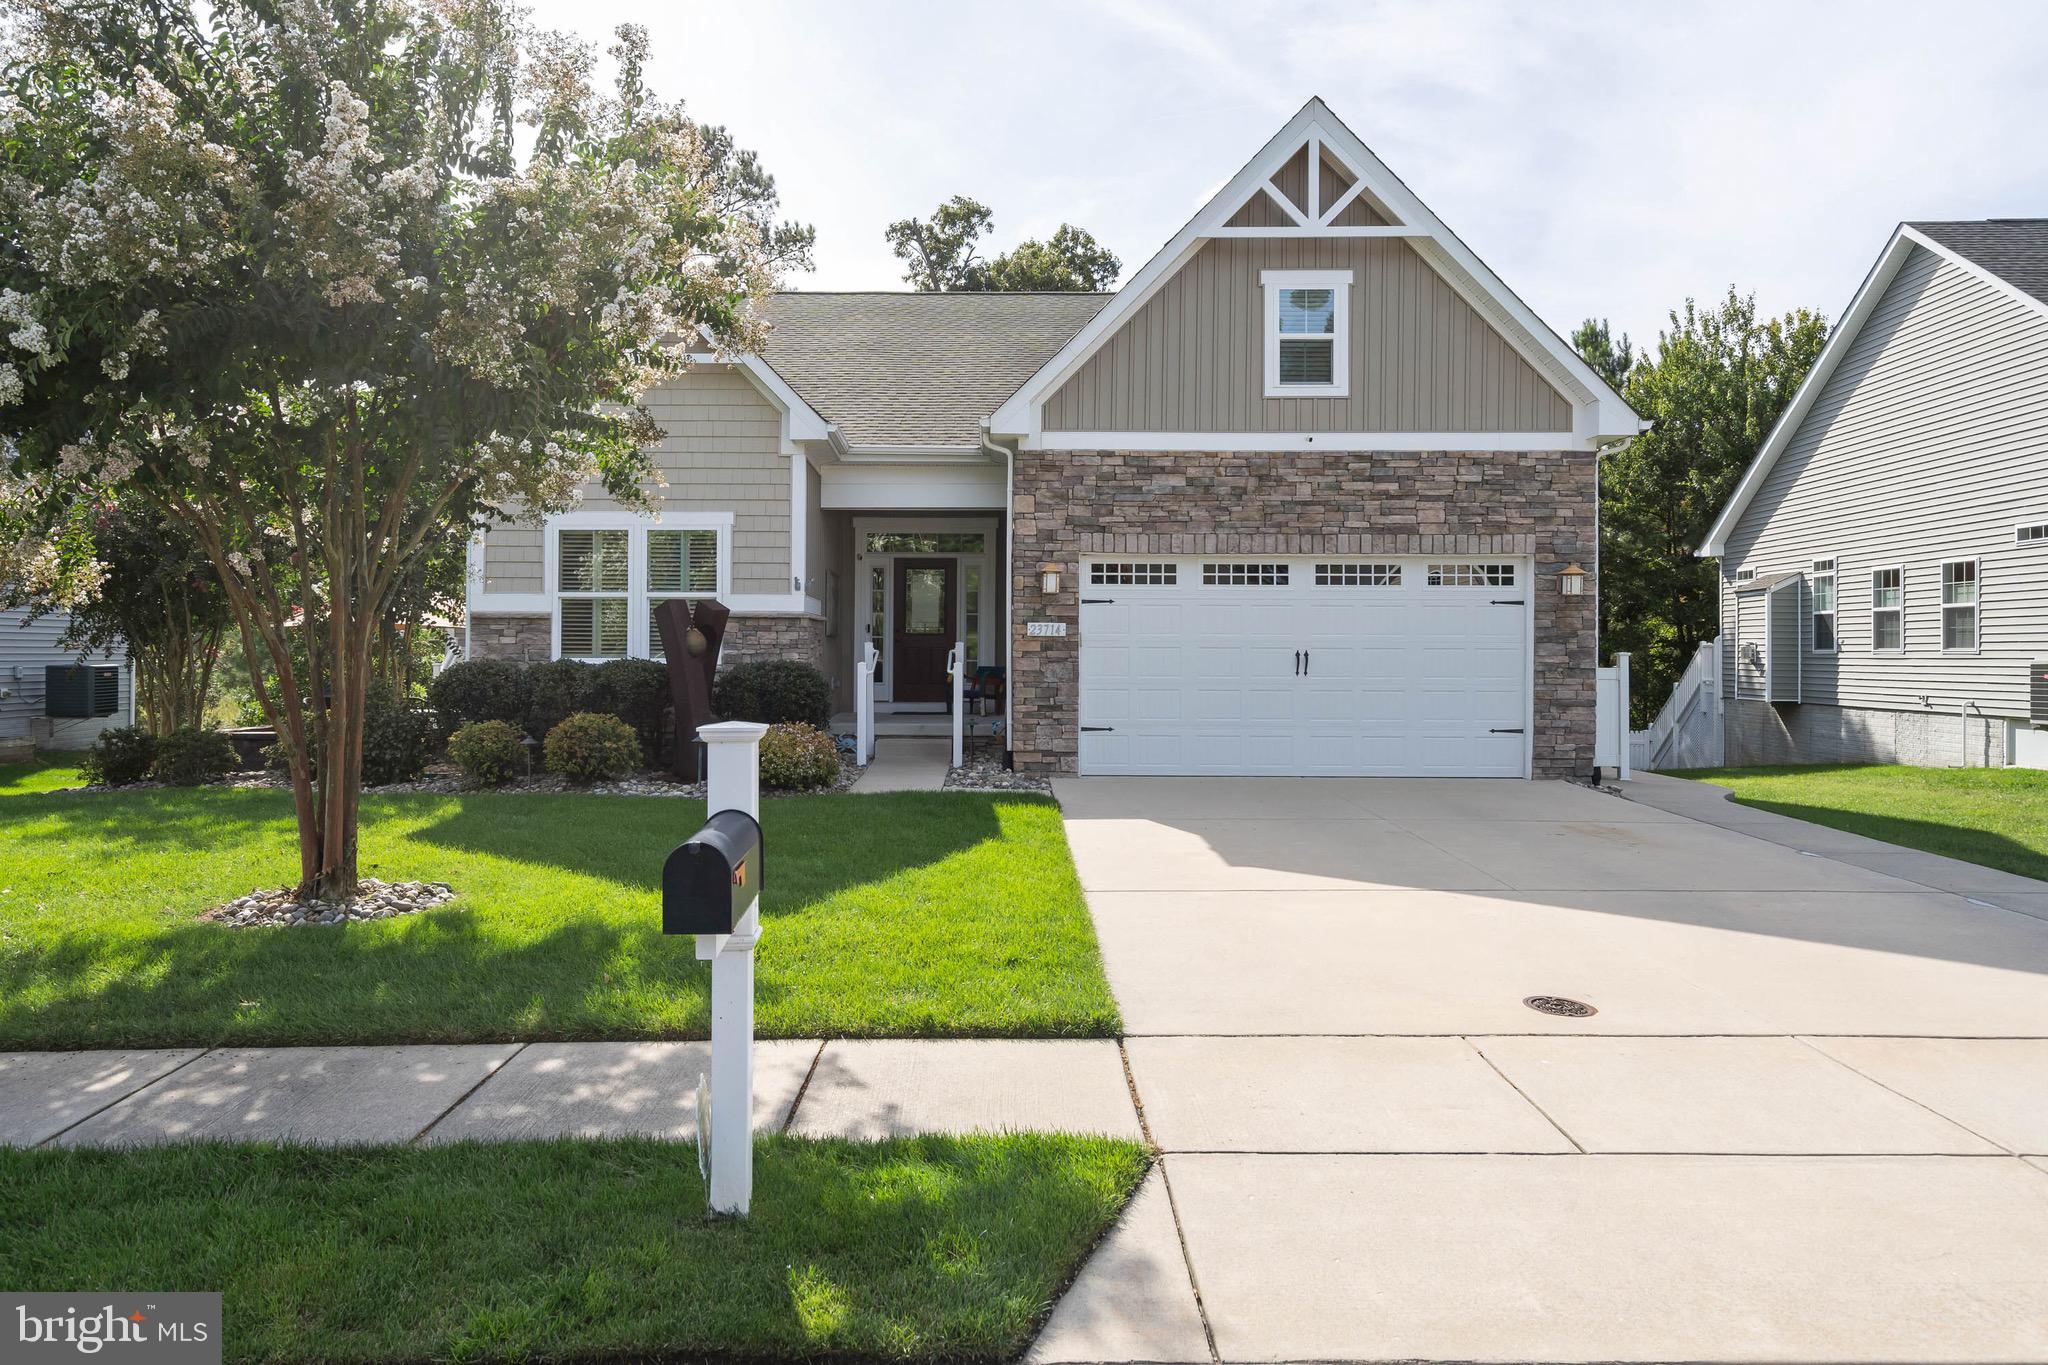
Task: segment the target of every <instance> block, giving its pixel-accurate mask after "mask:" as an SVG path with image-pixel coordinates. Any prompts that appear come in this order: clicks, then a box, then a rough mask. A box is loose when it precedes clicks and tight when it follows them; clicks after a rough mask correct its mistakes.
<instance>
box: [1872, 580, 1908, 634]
mask: <svg viewBox="0 0 2048 1365" xmlns="http://www.w3.org/2000/svg"><path fill="white" fill-rule="evenodd" d="M1870 647H1871V649H1873V650H1876V651H1880V652H1889V653H1894V654H1895V653H1897V652H1898V651H1900V650H1902V649H1904V648H1905V647H1906V572H1905V570H1903V569H1878V570H1875V571H1874V572H1873V573H1872V574H1871V575H1870Z"/></svg>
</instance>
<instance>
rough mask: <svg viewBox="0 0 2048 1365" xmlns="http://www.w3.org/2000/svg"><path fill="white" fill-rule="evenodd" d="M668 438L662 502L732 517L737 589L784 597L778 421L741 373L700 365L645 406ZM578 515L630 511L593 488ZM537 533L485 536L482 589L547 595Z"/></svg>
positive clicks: (658, 451)
mask: <svg viewBox="0 0 2048 1365" xmlns="http://www.w3.org/2000/svg"><path fill="white" fill-rule="evenodd" d="M641 401H642V403H644V404H645V405H646V407H647V410H648V411H649V412H650V413H652V414H653V416H654V420H655V421H656V422H657V423H658V424H659V425H660V426H661V428H662V430H663V432H664V433H665V435H664V436H663V437H662V440H661V442H660V444H659V445H657V446H656V447H655V448H654V450H653V452H652V459H653V461H654V464H655V466H656V467H657V468H658V469H660V470H661V472H662V475H663V477H664V478H666V479H667V481H668V487H666V488H664V489H659V490H657V494H658V496H659V498H660V500H661V505H662V506H663V507H665V508H667V509H669V510H671V511H677V512H731V513H732V514H733V535H732V542H733V543H732V591H733V592H735V593H786V592H788V591H789V590H790V573H789V460H790V457H789V456H787V455H784V454H783V453H782V415H781V413H780V412H778V411H777V410H776V408H775V407H774V405H773V404H771V403H770V402H769V401H768V400H767V399H766V398H764V397H762V396H761V392H760V390H758V389H756V388H755V387H754V386H753V384H752V382H751V381H749V380H748V379H747V377H746V376H745V375H743V374H741V373H740V372H739V371H737V370H734V369H731V368H728V367H726V366H722V365H700V366H697V367H695V368H693V369H691V370H689V371H687V372H685V373H683V374H681V375H678V376H676V377H675V378H674V379H671V380H669V381H667V382H666V383H663V384H660V385H658V386H656V387H655V388H653V389H650V390H648V392H647V393H646V395H645V396H644V397H643V398H642V399H641ZM578 510H581V511H592V512H603V511H619V510H624V509H623V507H622V504H620V503H619V502H618V501H617V500H616V499H614V498H613V497H612V496H611V495H610V494H608V493H606V492H605V490H604V489H603V487H602V486H600V485H598V484H595V483H593V484H588V485H586V486H585V488H584V490H583V501H582V504H581V506H580V508H579V509H578ZM541 551H542V541H541V532H540V531H539V529H538V528H535V527H530V526H518V525H509V526H494V527H492V528H491V529H490V530H489V531H488V532H487V533H486V534H485V537H484V590H485V591H486V592H493V593H497V592H546V591H549V586H550V585H548V584H546V583H544V582H542V568H541V565H542V558H541Z"/></svg>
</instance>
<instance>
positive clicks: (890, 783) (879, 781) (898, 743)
mask: <svg viewBox="0 0 2048 1365" xmlns="http://www.w3.org/2000/svg"><path fill="white" fill-rule="evenodd" d="M952 758H953V741H952V740H950V739H932V738H928V737H922V736H920V737H915V738H911V737H902V736H895V735H883V736H881V737H879V738H877V739H876V740H875V757H874V759H873V761H872V762H870V763H869V764H868V767H867V771H866V772H864V773H862V774H861V775H860V776H859V777H858V778H856V779H855V780H854V783H853V785H852V786H851V787H849V788H847V790H848V791H855V792H863V793H866V792H935V791H938V790H940V789H941V788H943V787H944V786H945V785H946V772H947V769H948V768H949V767H950V766H951V763H952Z"/></svg>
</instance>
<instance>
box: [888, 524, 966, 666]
mask: <svg viewBox="0 0 2048 1365" xmlns="http://www.w3.org/2000/svg"><path fill="white" fill-rule="evenodd" d="M959 563H960V561H959V560H957V559H898V560H897V561H896V634H895V639H894V640H893V642H892V643H893V644H894V645H895V655H896V657H895V659H894V660H893V666H894V667H895V669H896V681H895V683H894V684H893V687H894V690H893V691H891V692H890V694H889V695H890V696H891V697H893V698H894V699H895V700H897V701H944V700H945V699H946V696H947V687H946V653H947V651H948V650H950V649H952V647H953V644H954V639H955V637H954V634H953V628H954V604H955V602H956V601H957V599H958V595H957V594H956V593H955V592H954V591H953V584H954V575H955V574H956V573H957V572H958V571H959Z"/></svg>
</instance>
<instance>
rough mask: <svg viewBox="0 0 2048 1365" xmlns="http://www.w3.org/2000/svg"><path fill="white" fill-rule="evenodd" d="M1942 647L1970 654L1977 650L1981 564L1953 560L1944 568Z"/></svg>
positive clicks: (1942, 583) (1970, 560) (1942, 579)
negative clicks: (1978, 594) (1978, 582)
mask: <svg viewBox="0 0 2048 1365" xmlns="http://www.w3.org/2000/svg"><path fill="white" fill-rule="evenodd" d="M1941 647H1942V648H1943V649H1945V650H1950V651H1960V652H1962V653H1966V654H1967V653H1970V652H1971V651H1973V650H1975V649H1976V648H1977V561H1976V560H1974V559H1958V560H1951V561H1950V562H1949V563H1947V564H1944V565H1942V566H1941Z"/></svg>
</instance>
